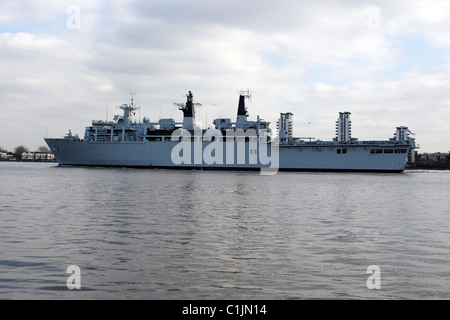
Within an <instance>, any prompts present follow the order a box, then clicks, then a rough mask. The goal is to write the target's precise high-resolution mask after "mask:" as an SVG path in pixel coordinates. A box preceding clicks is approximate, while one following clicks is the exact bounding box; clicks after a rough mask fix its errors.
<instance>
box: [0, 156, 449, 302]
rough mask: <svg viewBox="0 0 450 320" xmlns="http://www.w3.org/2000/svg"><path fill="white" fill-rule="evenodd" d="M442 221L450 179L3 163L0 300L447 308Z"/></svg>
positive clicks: (431, 174) (436, 174)
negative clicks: (389, 303) (375, 302)
mask: <svg viewBox="0 0 450 320" xmlns="http://www.w3.org/2000/svg"><path fill="white" fill-rule="evenodd" d="M449 217H450V171H419V170H418V171H406V172H404V173H402V174H381V173H301V172H289V173H287V172H279V173H278V174H276V175H274V176H261V175H260V174H259V172H229V171H226V172H223V171H191V170H187V171H182V170H174V171H172V170H159V169H148V170H147V169H126V168H83V167H59V166H58V165H56V164H55V163H20V162H0V299H167V300H169V299H170V300H172V299H173V300H175V299H221V300H226V299H271V300H285V299H449V298H450V293H449V292H450V219H449ZM73 265H75V266H77V267H78V268H79V272H78V273H77V272H75V273H74V274H72V273H70V272H69V273H68V272H67V271H68V270H67V268H68V267H69V266H73ZM371 266H372V267H371ZM374 266H375V267H374ZM368 268H369V270H368ZM374 268H375V269H374ZM373 270H378V271H379V272H377V271H373ZM75 276H76V277H75ZM69 278H70V283H69V284H68V279H69ZM72 280H73V281H72ZM70 284H78V285H79V287H80V288H81V289H72V290H71V289H69V287H70ZM375 284H377V285H376V286H375Z"/></svg>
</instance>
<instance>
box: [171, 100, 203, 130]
mask: <svg viewBox="0 0 450 320" xmlns="http://www.w3.org/2000/svg"><path fill="white" fill-rule="evenodd" d="M174 104H175V105H177V106H178V107H179V109H180V110H181V111H183V129H186V130H194V126H195V107H196V106H201V105H202V104H201V103H194V95H193V94H192V92H191V91H189V92H188V94H187V95H186V104H184V103H174Z"/></svg>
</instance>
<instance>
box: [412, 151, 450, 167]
mask: <svg viewBox="0 0 450 320" xmlns="http://www.w3.org/2000/svg"><path fill="white" fill-rule="evenodd" d="M415 166H416V167H429V168H450V151H449V152H448V153H443V152H433V153H427V152H425V153H418V154H417V155H416V161H415Z"/></svg>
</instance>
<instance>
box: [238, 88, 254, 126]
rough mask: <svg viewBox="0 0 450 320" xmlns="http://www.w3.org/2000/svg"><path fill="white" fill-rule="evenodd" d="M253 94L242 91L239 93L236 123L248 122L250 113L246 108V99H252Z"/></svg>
mask: <svg viewBox="0 0 450 320" xmlns="http://www.w3.org/2000/svg"><path fill="white" fill-rule="evenodd" d="M250 98H251V93H250V91H249V90H247V91H242V90H241V91H240V92H239V104H238V112H237V119H236V122H243V121H244V122H245V121H247V117H248V113H247V108H246V106H245V99H250Z"/></svg>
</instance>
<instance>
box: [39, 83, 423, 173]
mask: <svg viewBox="0 0 450 320" xmlns="http://www.w3.org/2000/svg"><path fill="white" fill-rule="evenodd" d="M250 96H251V95H250V94H249V93H248V92H247V93H245V92H240V93H239V101H238V109H237V115H236V120H235V121H232V119H231V118H218V119H215V120H214V121H213V124H214V128H210V129H202V128H199V127H198V126H197V125H196V122H195V107H196V106H199V105H200V104H199V103H195V102H194V95H193V93H192V92H191V91H189V92H188V93H187V94H186V102H185V103H176V105H177V106H178V107H179V109H180V110H181V111H182V112H183V121H182V122H177V121H175V120H174V119H172V118H169V119H160V120H159V121H157V122H151V121H150V119H149V118H148V117H144V118H143V121H142V122H141V121H139V122H136V121H133V117H134V116H135V112H136V110H137V109H138V108H136V107H135V106H134V102H133V98H132V99H131V104H129V105H128V104H123V105H122V106H120V109H121V110H122V111H123V115H116V116H114V118H113V121H101V120H98V121H92V125H90V126H88V127H86V129H85V134H84V138H83V139H80V138H79V137H78V136H77V135H73V134H72V133H71V132H70V131H69V134H67V135H66V136H65V137H64V138H48V139H45V141H46V142H47V144H48V146H49V147H50V149H51V151H52V152H53V154H54V155H55V158H56V160H57V162H58V163H59V165H90V166H121V167H149V168H181V169H187V168H194V169H234V170H244V169H269V168H270V169H272V170H275V171H277V170H314V171H383V172H401V171H403V170H404V167H405V164H406V160H407V154H408V152H409V151H410V150H412V149H414V148H415V144H414V139H413V138H411V137H410V135H409V132H410V131H409V130H408V128H407V127H404V126H402V127H397V130H396V132H395V135H394V138H391V139H388V140H385V141H359V140H358V139H356V138H353V137H352V136H351V121H350V112H340V113H339V118H338V120H337V121H336V137H335V138H334V139H333V140H331V141H320V140H316V139H314V138H302V137H294V136H293V114H292V113H290V112H288V113H281V114H280V118H279V120H278V122H277V129H278V130H277V131H278V134H277V136H272V131H271V129H270V123H269V122H267V121H264V120H263V119H261V118H260V117H259V116H258V117H257V120H256V121H250V120H248V110H247V107H246V103H245V102H246V100H247V99H249V98H250Z"/></svg>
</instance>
